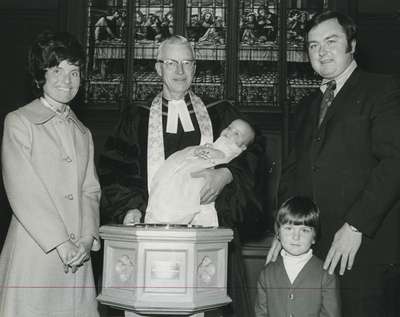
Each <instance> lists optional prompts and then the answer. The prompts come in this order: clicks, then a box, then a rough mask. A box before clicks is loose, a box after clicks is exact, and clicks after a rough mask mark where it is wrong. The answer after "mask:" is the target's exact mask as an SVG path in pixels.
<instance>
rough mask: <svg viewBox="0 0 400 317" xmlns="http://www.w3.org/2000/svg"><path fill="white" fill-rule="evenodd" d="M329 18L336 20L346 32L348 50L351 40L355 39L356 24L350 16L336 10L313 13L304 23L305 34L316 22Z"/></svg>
mask: <svg viewBox="0 0 400 317" xmlns="http://www.w3.org/2000/svg"><path fill="white" fill-rule="evenodd" d="M330 19H336V20H337V21H338V23H339V24H340V26H341V27H342V28H343V31H344V33H345V34H346V38H347V50H348V51H350V50H351V42H352V41H353V40H355V39H356V35H357V26H356V24H355V23H354V21H353V19H352V18H351V17H349V16H348V15H345V14H343V13H340V12H337V11H330V10H326V11H323V12H321V13H319V14H316V15H314V17H313V18H312V19H311V20H309V21H308V22H307V24H306V34H307V36H308V33H309V32H310V30H311V29H312V28H314V27H316V26H317V25H318V24H320V23H322V22H325V21H327V20H330Z"/></svg>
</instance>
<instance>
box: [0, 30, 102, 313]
mask: <svg viewBox="0 0 400 317" xmlns="http://www.w3.org/2000/svg"><path fill="white" fill-rule="evenodd" d="M83 57H84V52H83V49H82V47H81V45H80V44H79V43H78V42H77V41H76V39H74V38H73V37H72V36H71V35H70V34H68V33H51V32H45V33H42V34H41V35H39V37H38V38H37V40H36V42H35V43H34V45H33V46H32V48H31V51H30V56H29V62H30V63H29V64H30V65H29V68H30V72H31V74H32V77H33V83H34V85H35V87H36V88H37V90H38V93H39V98H38V99H35V100H33V101H32V102H31V103H29V104H27V105H26V106H24V107H21V108H19V109H17V110H15V111H13V112H11V113H9V114H8V115H7V116H6V119H5V122H4V135H3V144H2V172H3V180H4V186H5V189H6V193H7V196H8V199H9V202H10V205H11V208H12V210H13V215H12V219H11V223H10V227H9V230H8V234H7V238H6V241H5V244H4V247H3V250H2V253H1V256H0V285H1V287H0V316H30V317H34V316H40V317H43V316H59V317H64V316H65V317H71V316H80V317H84V316H86V317H92V316H98V312H97V303H96V299H95V296H96V294H95V288H94V280H93V273H92V267H91V262H90V251H91V250H93V251H96V250H99V248H100V243H99V237H98V227H99V212H98V207H99V199H100V186H99V183H98V179H97V175H96V171H95V166H94V161H93V141H92V136H91V133H90V131H89V130H88V129H87V128H86V127H85V126H84V125H83V124H82V123H81V122H80V121H79V120H78V119H77V117H76V116H75V114H74V113H73V112H72V111H71V110H70V108H69V107H68V105H67V104H68V103H69V102H70V101H71V100H72V99H73V98H74V97H75V95H76V94H77V92H78V89H79V85H80V69H81V67H82V66H83Z"/></svg>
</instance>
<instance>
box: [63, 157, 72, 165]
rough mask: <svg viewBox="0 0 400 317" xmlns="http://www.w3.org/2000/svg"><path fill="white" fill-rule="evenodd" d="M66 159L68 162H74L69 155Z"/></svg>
mask: <svg viewBox="0 0 400 317" xmlns="http://www.w3.org/2000/svg"><path fill="white" fill-rule="evenodd" d="M64 160H65V161H66V162H67V163H71V162H72V159H71V158H70V157H69V156H67V157H65V158H64Z"/></svg>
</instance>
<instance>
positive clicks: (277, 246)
mask: <svg viewBox="0 0 400 317" xmlns="http://www.w3.org/2000/svg"><path fill="white" fill-rule="evenodd" d="M281 249H282V244H281V242H280V241H279V239H278V238H277V237H274V240H272V244H271V249H269V251H268V254H267V260H266V261H265V264H268V263H269V262H275V261H276V259H277V258H278V255H279V252H280V251H281Z"/></svg>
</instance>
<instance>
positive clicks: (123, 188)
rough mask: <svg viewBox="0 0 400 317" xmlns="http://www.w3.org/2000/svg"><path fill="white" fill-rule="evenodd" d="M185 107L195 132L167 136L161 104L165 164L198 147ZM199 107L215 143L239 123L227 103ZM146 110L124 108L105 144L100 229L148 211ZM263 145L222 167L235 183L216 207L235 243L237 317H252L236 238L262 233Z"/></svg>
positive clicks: (232, 281) (232, 288)
mask: <svg viewBox="0 0 400 317" xmlns="http://www.w3.org/2000/svg"><path fill="white" fill-rule="evenodd" d="M185 101H186V102H187V104H188V109H189V112H190V117H191V120H192V123H193V126H194V129H195V130H194V131H192V132H184V131H183V128H182V126H181V124H180V121H179V125H178V132H177V133H176V134H170V133H166V132H165V130H166V121H167V113H168V108H167V101H166V100H163V106H162V107H163V118H162V124H163V131H164V132H163V137H164V148H165V158H168V157H169V156H170V155H171V154H172V153H174V152H176V151H179V150H182V149H184V148H185V147H187V146H193V145H199V144H200V131H199V125H198V122H197V119H196V115H195V113H194V111H193V107H192V105H191V102H190V98H189V97H188V96H187V97H186V98H185ZM203 101H204V104H205V105H206V107H207V111H208V113H209V116H210V119H211V123H212V128H213V138H214V140H215V139H216V138H217V137H218V136H219V134H220V133H221V131H222V130H223V129H224V128H225V127H227V126H228V125H229V124H230V123H231V122H232V121H233V120H234V119H236V118H238V117H242V116H241V115H240V113H239V112H238V111H237V110H236V109H235V108H234V107H233V106H232V105H231V104H230V103H229V102H227V101H218V102H207V101H205V100H203ZM149 110H150V105H149V106H137V107H131V108H126V109H125V111H124V112H123V113H122V115H121V119H120V121H119V122H118V125H117V127H116V130H115V133H114V135H113V136H111V137H109V138H108V140H107V141H106V143H105V148H104V152H103V153H102V154H101V157H100V164H99V175H100V182H101V185H102V204H101V213H102V223H110V222H113V223H122V221H123V218H124V216H125V213H126V211H127V210H129V209H134V208H138V209H139V210H140V211H141V212H142V213H143V214H144V212H145V211H146V206H147V199H148V191H147V137H148V122H149ZM264 145H265V143H264V142H263V139H262V137H261V136H260V135H257V137H256V140H255V142H254V143H253V144H252V145H251V146H249V148H248V149H247V150H246V151H244V152H243V153H242V154H241V155H240V156H239V157H237V158H236V159H234V160H232V161H231V162H230V163H228V164H226V165H224V166H225V167H227V168H229V170H230V171H231V173H232V176H233V181H232V182H231V183H230V184H228V185H226V186H225V188H224V189H223V191H222V192H221V193H220V194H219V196H218V198H217V200H216V202H215V204H216V210H217V213H218V222H219V225H220V226H223V227H229V228H231V229H232V230H233V231H234V240H233V242H232V243H231V244H230V246H229V260H228V263H229V269H228V284H229V285H228V288H229V291H228V292H229V294H230V296H231V297H232V300H233V304H232V306H233V309H234V311H235V314H236V315H237V316H252V315H253V312H252V305H251V304H250V301H249V295H248V288H247V287H246V276H245V271H244V263H243V259H242V255H241V243H240V237H239V232H240V230H241V229H243V227H244V226H246V228H247V229H246V230H247V231H250V230H252V231H257V230H259V229H261V230H263V229H265V225H266V219H267V217H266V215H265V208H264V207H265V206H264V205H265V204H264V201H263V199H265V198H263V197H266V196H267V195H266V193H265V190H266V189H265V188H264V184H266V180H265V179H266V177H267V165H266V163H265V161H264V157H265V148H264ZM216 168H218V166H217V167H216ZM176 190H179V188H177V189H176ZM257 193H258V194H257ZM257 196H258V197H257ZM256 229H257V230H256Z"/></svg>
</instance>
